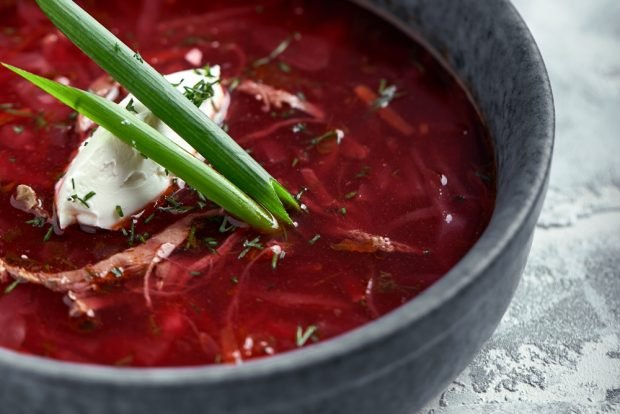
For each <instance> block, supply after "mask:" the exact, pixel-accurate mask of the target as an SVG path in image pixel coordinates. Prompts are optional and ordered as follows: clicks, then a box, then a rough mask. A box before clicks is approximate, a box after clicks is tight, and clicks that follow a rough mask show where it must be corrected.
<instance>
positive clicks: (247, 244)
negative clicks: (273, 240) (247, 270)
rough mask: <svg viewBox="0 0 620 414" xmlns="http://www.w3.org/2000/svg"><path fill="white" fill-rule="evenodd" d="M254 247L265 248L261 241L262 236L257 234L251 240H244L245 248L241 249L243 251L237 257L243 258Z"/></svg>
mask: <svg viewBox="0 0 620 414" xmlns="http://www.w3.org/2000/svg"><path fill="white" fill-rule="evenodd" d="M252 249H257V250H263V249H264V246H263V244H262V243H261V242H260V236H257V237H256V238H255V239H253V240H250V241H248V240H246V241H244V242H243V250H241V253H239V257H237V259H242V258H243V257H244V256H245V255H246V254H248V252H249V251H250V250H252Z"/></svg>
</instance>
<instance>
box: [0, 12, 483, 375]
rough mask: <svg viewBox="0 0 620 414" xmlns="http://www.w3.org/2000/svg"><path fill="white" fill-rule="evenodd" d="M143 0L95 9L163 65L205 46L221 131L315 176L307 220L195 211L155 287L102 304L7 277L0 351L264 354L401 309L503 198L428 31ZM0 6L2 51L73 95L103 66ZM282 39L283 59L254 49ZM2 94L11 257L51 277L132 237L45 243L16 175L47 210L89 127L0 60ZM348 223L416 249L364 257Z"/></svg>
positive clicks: (104, 290) (282, 170)
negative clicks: (62, 83) (244, 223)
mask: <svg viewBox="0 0 620 414" xmlns="http://www.w3.org/2000/svg"><path fill="white" fill-rule="evenodd" d="M143 3H144V6H141V4H142V2H127V1H115V0H107V1H105V2H104V1H95V0H92V1H85V2H83V4H84V6H85V7H86V9H87V10H88V11H89V12H90V13H92V14H93V15H94V16H95V17H96V18H97V19H99V20H100V21H101V22H102V23H103V24H104V25H106V26H107V27H109V28H111V29H112V30H113V31H114V32H115V33H116V34H118V35H119V36H120V37H121V38H122V39H123V40H125V41H126V42H128V44H130V45H131V46H133V47H135V48H137V49H138V50H139V51H140V53H141V55H142V56H143V57H144V58H145V59H146V60H147V61H149V62H150V63H151V64H153V65H154V66H155V67H156V68H157V69H158V70H159V71H161V72H162V73H170V72H175V71H178V70H183V69H188V68H191V67H193V66H192V65H191V64H190V63H189V62H188V61H187V60H186V59H185V56H186V55H187V53H188V52H190V51H192V50H194V49H197V50H199V51H200V52H201V53H202V57H203V59H201V60H202V61H201V63H200V65H204V64H206V63H211V64H218V65H220V66H221V67H222V71H223V78H224V79H225V82H227V85H229V87H230V89H231V98H232V106H231V109H230V111H229V113H228V117H227V120H226V127H227V128H228V130H229V133H230V134H231V136H233V137H235V139H237V140H238V142H240V143H241V144H242V145H243V146H244V148H247V149H248V151H251V154H252V156H254V157H255V158H256V159H257V160H258V161H259V162H260V163H262V164H263V165H264V166H265V167H266V169H267V170H268V171H269V172H270V173H271V174H272V175H273V176H274V177H276V178H277V179H278V180H280V181H281V182H282V183H283V184H284V185H285V186H286V187H287V188H289V189H290V190H291V191H293V192H297V191H301V190H302V189H304V188H306V189H307V191H306V192H304V193H303V195H302V196H301V201H302V202H303V203H304V204H305V205H306V206H307V207H308V209H309V211H310V213H309V214H298V215H296V216H295V220H296V221H297V222H298V223H299V226H298V227H297V228H295V229H288V230H287V231H286V233H285V234H279V235H276V236H273V237H267V236H264V235H262V236H261V235H259V234H255V233H254V232H252V231H250V230H247V229H242V228H234V227H233V228H231V229H225V228H223V227H227V226H226V225H225V226H223V227H222V218H221V217H220V218H217V219H212V220H202V221H201V220H198V221H196V223H195V229H194V230H195V232H194V234H193V235H192V237H191V240H190V239H188V242H187V243H185V244H184V245H182V247H181V248H179V249H177V251H175V252H174V253H173V254H172V255H171V256H170V257H169V258H168V260H166V261H164V262H163V263H161V264H160V265H159V270H158V272H156V274H155V275H154V276H152V277H151V278H149V280H147V281H146V282H145V280H144V277H137V278H133V279H129V280H123V278H120V279H119V281H118V282H117V283H115V284H113V285H108V286H103V287H101V288H100V289H99V290H98V291H96V292H92V293H91V294H89V295H88V297H86V298H85V299H84V300H85V301H86V302H87V303H88V304H89V306H91V307H92V308H93V309H94V310H95V316H94V317H86V316H83V317H69V316H68V307H67V305H65V303H64V301H63V298H64V296H65V294H64V293H56V292H52V291H50V290H47V289H46V288H43V287H41V286H37V285H34V284H19V285H15V284H14V283H13V281H12V279H11V278H9V277H5V282H3V283H2V284H0V346H3V347H6V348H10V349H13V350H16V351H19V352H22V353H26V354H34V355H41V356H46V357H50V358H55V359H60V360H66V361H76V362H84V363H96V364H105V365H131V366H142V367H152V366H190V365H203V364H213V363H221V362H222V363H225V362H240V361H242V360H247V359H252V358H257V357H263V356H268V355H272V354H276V353H281V352H285V351H290V350H293V349H297V348H299V347H303V346H308V345H311V344H312V343H314V342H316V341H322V340H326V339H329V338H332V337H334V336H337V335H340V334H342V333H344V332H347V331H349V330H351V329H353V328H356V327H359V326H361V325H363V324H365V323H368V322H369V321H372V320H374V319H376V318H378V317H380V316H381V315H384V314H386V313H388V312H390V311H392V310H393V309H395V308H397V307H398V306H400V305H402V304H403V303H405V302H407V301H409V300H411V299H412V298H414V297H415V296H417V295H418V294H419V293H420V292H422V291H423V290H424V289H426V288H427V287H428V286H430V285H431V284H433V283H434V282H435V281H436V280H438V279H439V278H440V277H441V276H442V275H444V274H445V273H446V272H447V271H448V270H449V269H450V268H451V267H452V266H454V265H455V264H456V262H457V261H458V260H459V259H460V258H461V257H462V256H463V255H464V254H465V253H466V252H467V251H468V249H470V248H471V247H472V245H473V244H474V243H475V242H476V240H477V239H478V238H479V236H480V235H481V233H482V232H483V230H484V229H485V227H486V225H487V224H488V221H489V219H490V216H491V213H492V210H493V206H494V199H495V178H494V177H495V166H494V161H493V156H492V149H491V147H490V143H489V139H488V136H487V134H486V131H485V128H484V125H483V123H482V122H481V119H480V117H479V115H478V113H477V111H476V109H475V107H474V106H473V105H472V103H471V101H470V100H469V99H468V96H467V95H466V93H465V92H464V90H463V89H462V87H461V86H460V84H459V83H458V82H457V81H456V80H455V79H454V78H453V77H452V76H451V75H450V74H449V73H448V72H447V71H446V70H445V69H444V68H443V67H442V65H441V64H440V63H438V62H437V60H435V58H434V57H433V56H431V54H429V52H427V51H426V50H425V49H424V48H423V47H422V46H420V45H419V44H418V43H416V42H414V41H413V40H411V39H410V38H409V37H407V36H405V35H403V34H402V33H401V32H399V31H397V30H396V29H394V28H393V27H391V26H390V25H388V24H387V23H385V22H383V21H381V20H379V19H378V18H377V17H375V16H373V15H371V14H370V13H368V12H366V11H364V10H361V9H360V8H358V7H357V6H354V5H352V4H349V3H348V2H329V7H327V6H326V2H319V1H311V0H307V1H302V0H290V1H289V0H270V1H262V2H249V1H229V0H213V1H209V2H204V1H198V0H196V1H193V0H192V1H190V0H186V1H180V0H167V1H157V0H153V1H145V2H143ZM0 9H1V10H0V59H1V60H2V61H4V62H8V63H11V64H13V65H16V66H19V67H22V68H25V69H27V70H30V71H34V72H37V73H40V74H42V75H44V76H47V77H50V78H56V79H58V78H59V77H63V78H64V80H66V81H69V82H70V83H71V84H72V85H74V86H77V87H80V88H87V87H89V85H90V84H91V83H92V82H93V81H94V80H95V79H97V78H98V77H100V76H101V75H102V72H101V70H100V69H99V68H97V66H96V65H95V64H94V63H92V62H90V61H89V59H88V58H86V57H85V56H84V55H83V54H82V53H81V52H80V51H78V50H77V49H76V48H75V47H74V46H72V44H71V43H70V42H69V41H68V40H67V39H66V38H64V37H63V36H62V35H61V34H59V33H58V32H57V31H56V30H55V29H54V28H53V26H52V25H51V24H50V23H49V22H48V21H47V19H46V18H45V17H44V16H42V15H41V13H40V12H39V11H38V10H37V8H36V6H35V4H34V2H33V1H25V0H24V1H19V0H18V1H16V2H10V1H9V2H4V3H0ZM283 42H284V43H286V47H285V48H283V49H284V51H283V53H281V54H279V55H277V56H275V57H273V54H272V57H273V59H271V58H268V59H263V60H260V59H262V58H265V57H268V56H270V54H271V53H272V52H273V51H274V50H276V49H277V48H278V46H279V45H280V46H281V45H282V44H283ZM281 49H282V48H281ZM194 54H195V52H194ZM261 63H262V64H261ZM239 78H240V79H250V80H253V81H255V82H264V83H265V84H268V85H271V86H273V87H276V88H281V89H283V90H287V91H289V92H291V93H293V94H297V95H298V96H300V97H301V98H302V99H304V100H306V101H307V102H311V103H312V104H314V105H316V106H317V107H318V108H320V109H321V110H322V111H323V112H324V113H325V114H326V116H325V119H324V120H323V121H319V120H316V119H313V117H312V116H310V115H307V114H305V113H302V112H300V111H296V110H291V108H290V107H288V106H287V105H284V106H283V107H282V108H275V107H272V108H270V109H269V110H268V111H264V108H263V103H262V102H259V101H257V100H256V99H255V97H253V96H250V95H247V94H243V93H240V92H239V91H238V90H236V89H234V86H235V84H236V83H237V81H236V79H239ZM392 85H394V86H396V94H395V96H394V97H393V99H387V101H389V102H387V103H388V104H389V105H388V106H387V108H381V107H380V104H381V102H380V101H376V99H377V97H380V96H383V95H381V93H380V92H381V91H383V92H384V95H385V94H386V88H389V87H390V86H392ZM392 91H394V90H392ZM0 105H1V106H0V257H2V258H4V260H5V261H6V262H7V263H11V264H15V265H19V266H23V267H25V268H27V269H30V270H35V271H46V272H54V271H62V270H70V269H76V268H79V267H82V266H85V265H87V264H89V263H93V262H96V261H98V260H101V259H103V258H105V257H108V256H110V255H111V254H114V253H117V252H120V251H122V250H124V249H127V248H128V237H127V236H126V235H123V233H122V232H110V231H102V230H99V231H97V232H96V233H95V234H90V233H87V232H84V231H82V230H80V228H79V227H78V226H74V227H72V228H69V229H67V230H66V231H65V232H64V234H62V235H57V234H52V235H51V237H49V240H47V241H44V236H45V234H46V232H47V226H45V227H42V228H41V227H36V226H33V225H31V224H27V223H26V222H27V221H29V220H31V219H32V216H30V215H28V214H26V213H23V212H21V211H18V210H16V209H15V208H13V207H12V206H11V204H10V198H11V195H12V194H13V193H14V189H15V187H16V185H18V184H27V185H30V186H31V187H33V188H34V189H35V190H36V191H37V192H38V194H39V195H40V196H41V197H42V199H43V204H44V207H46V208H47V209H50V206H51V205H52V200H53V191H54V184H55V182H56V181H57V179H58V178H59V177H60V176H61V175H62V174H63V171H64V169H65V167H66V166H67V163H68V162H69V160H70V159H71V157H72V156H73V154H74V153H75V151H76V149H77V147H78V145H79V144H80V142H81V141H82V140H83V138H84V137H83V134H79V133H78V132H77V131H76V128H75V122H76V121H75V118H76V116H75V114H74V113H72V111H71V110H69V109H68V108H66V107H65V106H63V105H62V104H59V103H58V102H56V101H55V100H54V99H53V98H51V97H49V96H47V95H45V94H44V93H42V92H40V91H39V90H37V89H36V88H35V87H34V86H31V85H29V84H28V83H27V82H25V81H23V80H20V79H18V78H16V77H15V76H14V75H13V74H11V73H10V72H8V71H7V70H0ZM335 129H340V130H342V131H343V132H344V138H343V139H342V140H341V142H337V140H336V139H334V138H333V137H329V138H326V139H324V140H319V141H320V142H318V143H317V140H316V138H317V137H321V136H323V135H324V134H326V133H327V132H329V131H332V130H335ZM313 139H315V140H314V141H313ZM175 197H176V199H177V200H179V201H181V202H182V203H183V204H184V205H186V206H191V207H193V208H194V211H197V210H199V209H200V208H201V207H202V206H203V205H198V203H197V202H198V201H199V200H198V199H197V198H196V196H195V195H194V194H193V193H192V192H191V191H190V190H187V189H186V190H181V191H179V192H178V193H177V194H176V195H175ZM166 204H167V201H166V200H165V199H162V200H159V201H158V206H160V207H161V206H165V205H166ZM206 208H209V207H206ZM151 212H154V218H153V219H151V220H148V223H145V221H147V220H146V219H145V217H148V216H150V214H151ZM173 213H178V212H175V211H170V210H168V211H161V210H159V209H156V208H155V209H153V208H150V209H149V210H148V211H147V212H146V213H145V214H143V215H142V216H141V218H140V219H138V221H137V223H136V225H135V234H141V235H144V236H145V237H148V236H147V235H145V233H148V234H155V233H157V232H159V231H161V230H162V229H164V228H165V227H166V226H167V225H170V224H171V223H173V222H175V221H176V220H178V219H179V217H181V215H179V214H173ZM224 224H226V223H224ZM229 227H230V226H229ZM222 230H225V231H222ZM351 231H358V233H356V234H359V232H361V231H363V232H365V233H366V234H369V235H373V236H381V237H388V238H389V239H390V240H391V241H392V242H393V243H394V244H398V243H400V244H398V246H401V247H402V246H404V247H403V248H402V249H396V250H404V251H392V252H387V251H381V250H377V251H372V250H373V249H372V248H369V247H368V246H369V244H368V243H361V244H360V243H356V242H355V240H353V241H352V240H351V236H350V235H351V234H352V233H351ZM257 237H260V239H259V240H257V241H256V242H255V243H250V246H248V242H251V241H253V240H256V238H257ZM377 240H378V241H379V242H382V243H383V242H386V239H375V241H377ZM244 243H245V245H244ZM387 243H388V244H389V242H387ZM276 244H277V245H279V246H282V248H283V249H284V251H285V252H286V256H285V257H283V258H279V257H278V260H275V259H274V258H273V255H274V254H273V251H272V250H271V249H270V248H269V246H273V245H276ZM252 245H255V246H254V247H252ZM389 245H390V246H393V244H389ZM213 250H217V253H216V254H214V253H213V252H212V251H213ZM349 250H370V251H349ZM244 251H246V252H245V254H244V255H242V252H244ZM240 256H242V257H241V258H240ZM147 297H148V299H150V306H149V301H147Z"/></svg>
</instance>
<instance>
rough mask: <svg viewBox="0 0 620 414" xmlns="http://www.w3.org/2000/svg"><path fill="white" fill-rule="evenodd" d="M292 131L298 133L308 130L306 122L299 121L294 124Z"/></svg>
mask: <svg viewBox="0 0 620 414" xmlns="http://www.w3.org/2000/svg"><path fill="white" fill-rule="evenodd" d="M291 129H292V131H293V132H294V133H296V134H298V133H300V132H304V131H305V130H306V124H304V123H303V122H299V123H297V124H295V125H293V128H291Z"/></svg>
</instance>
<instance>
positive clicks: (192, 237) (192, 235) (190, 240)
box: [185, 226, 198, 250]
mask: <svg viewBox="0 0 620 414" xmlns="http://www.w3.org/2000/svg"><path fill="white" fill-rule="evenodd" d="M196 246H198V242H197V240H196V226H192V227H190V229H189V234H188V235H187V241H186V242H185V250H189V249H192V248H194V247H196Z"/></svg>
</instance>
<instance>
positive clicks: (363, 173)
mask: <svg viewBox="0 0 620 414" xmlns="http://www.w3.org/2000/svg"><path fill="white" fill-rule="evenodd" d="M368 174H370V167H369V166H368V165H364V166H363V167H362V169H361V170H360V171H359V172H358V173H357V174H355V178H364V177H368Z"/></svg>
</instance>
